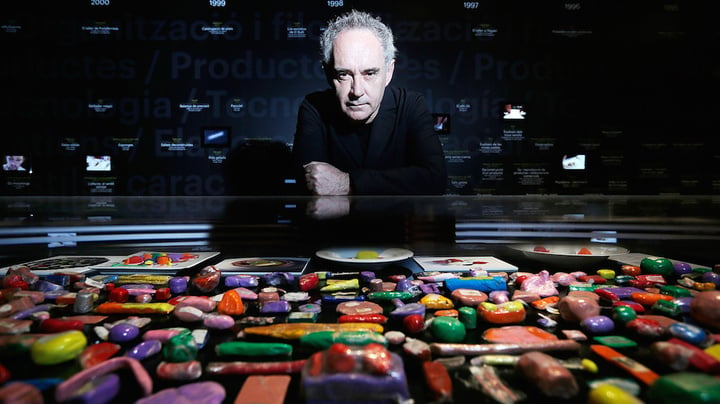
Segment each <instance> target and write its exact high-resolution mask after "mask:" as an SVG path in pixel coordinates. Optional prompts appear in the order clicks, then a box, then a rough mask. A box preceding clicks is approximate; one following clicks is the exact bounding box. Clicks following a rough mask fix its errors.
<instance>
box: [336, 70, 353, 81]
mask: <svg viewBox="0 0 720 404" xmlns="http://www.w3.org/2000/svg"><path fill="white" fill-rule="evenodd" d="M335 77H337V79H338V80H347V79H348V77H350V75H349V74H347V73H344V72H339V73H337V74H336V75H335Z"/></svg>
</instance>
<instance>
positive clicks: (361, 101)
mask: <svg viewBox="0 0 720 404" xmlns="http://www.w3.org/2000/svg"><path fill="white" fill-rule="evenodd" d="M333 61H334V63H335V64H334V65H333V66H329V68H330V69H331V71H330V72H328V73H329V74H330V77H331V79H332V83H333V86H334V87H335V94H336V95H337V97H338V101H340V108H341V109H342V111H343V112H344V113H345V115H347V116H348V117H349V118H350V119H352V120H354V121H359V122H365V123H369V122H372V121H373V119H375V116H376V115H377V113H378V108H379V107H380V103H381V101H382V98H383V93H384V91H385V86H387V85H388V83H390V80H391V79H392V74H393V70H394V68H395V61H394V60H393V61H392V62H391V63H390V66H386V64H385V58H384V55H383V48H382V45H380V41H379V40H378V39H377V38H376V37H375V35H373V33H372V32H370V31H369V30H367V29H349V30H345V31H343V32H341V33H340V34H339V35H338V36H337V37H336V38H335V41H334V42H333Z"/></svg>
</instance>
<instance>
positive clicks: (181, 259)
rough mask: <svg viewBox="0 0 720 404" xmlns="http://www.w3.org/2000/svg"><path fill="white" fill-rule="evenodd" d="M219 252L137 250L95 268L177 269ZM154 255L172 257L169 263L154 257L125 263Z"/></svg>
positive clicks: (201, 260) (200, 261) (187, 266)
mask: <svg viewBox="0 0 720 404" xmlns="http://www.w3.org/2000/svg"><path fill="white" fill-rule="evenodd" d="M218 254H220V253H219V252H218V251H210V252H165V251H138V252H136V253H134V254H131V255H128V256H127V257H124V258H123V259H120V260H117V261H109V262H106V263H104V264H101V265H95V266H93V268H95V269H108V268H112V269H138V270H142V271H146V270H153V271H163V270H167V271H177V270H179V269H185V268H192V267H193V266H195V265H199V264H201V263H202V262H204V261H207V260H208V259H210V258H212V257H214V256H216V255H218ZM156 255H169V256H170V257H172V258H173V259H174V261H173V262H172V263H170V264H169V265H159V264H156V263H155V262H154V261H155V260H154V259H148V260H147V261H145V262H140V263H137V264H133V263H127V262H125V260H127V259H131V258H138V257H145V256H147V257H154V256H156Z"/></svg>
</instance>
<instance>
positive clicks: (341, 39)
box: [333, 28, 384, 69]
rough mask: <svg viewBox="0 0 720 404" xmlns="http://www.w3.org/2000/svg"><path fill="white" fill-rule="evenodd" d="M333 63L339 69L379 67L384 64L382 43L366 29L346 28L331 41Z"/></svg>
mask: <svg viewBox="0 0 720 404" xmlns="http://www.w3.org/2000/svg"><path fill="white" fill-rule="evenodd" d="M333 64H334V67H335V68H341V69H347V68H351V67H352V68H357V67H361V66H362V67H363V68H381V67H382V66H383V65H384V52H383V48H382V44H381V43H380V40H379V39H378V38H377V37H376V36H375V34H373V33H372V32H371V31H370V30H368V29H364V28H351V29H346V30H344V31H342V32H341V33H340V34H338V36H337V37H336V38H335V40H334V41H333Z"/></svg>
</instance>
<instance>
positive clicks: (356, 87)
mask: <svg viewBox="0 0 720 404" xmlns="http://www.w3.org/2000/svg"><path fill="white" fill-rule="evenodd" d="M363 94H365V86H363V83H362V80H358V79H357V78H353V80H352V84H351V85H350V95H352V96H353V97H355V98H360V97H362V95H363Z"/></svg>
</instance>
